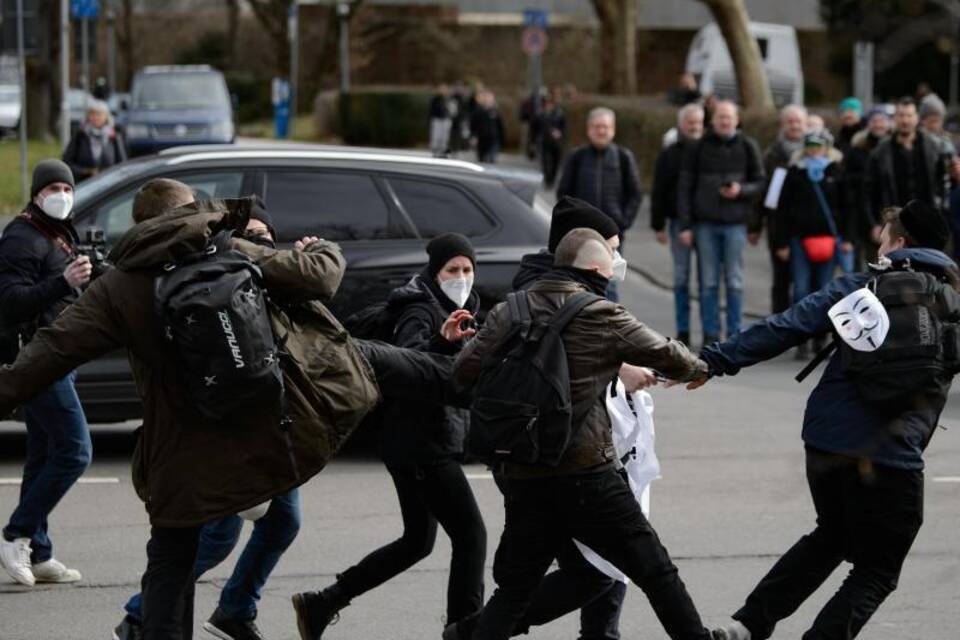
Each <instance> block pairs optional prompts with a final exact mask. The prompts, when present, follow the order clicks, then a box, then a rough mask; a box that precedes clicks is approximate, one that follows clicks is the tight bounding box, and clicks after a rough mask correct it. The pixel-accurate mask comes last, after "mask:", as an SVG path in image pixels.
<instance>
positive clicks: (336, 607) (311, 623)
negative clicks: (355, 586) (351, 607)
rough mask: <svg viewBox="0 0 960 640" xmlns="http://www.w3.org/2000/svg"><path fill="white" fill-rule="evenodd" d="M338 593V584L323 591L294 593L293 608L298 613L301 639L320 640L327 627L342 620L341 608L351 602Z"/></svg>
mask: <svg viewBox="0 0 960 640" xmlns="http://www.w3.org/2000/svg"><path fill="white" fill-rule="evenodd" d="M338 595H339V589H338V588H337V586H336V585H334V586H332V587H328V588H327V589H324V590H323V591H304V592H303V593H295V594H293V597H292V598H291V600H292V601H293V610H294V611H295V612H296V614H297V629H298V630H299V631H300V640H320V637H321V636H322V635H323V632H324V631H326V629H327V627H328V626H330V625H333V624H336V623H337V621H338V620H340V609H342V608H343V607H345V606H347V605H348V604H350V602H349V601H348V600H344V599H343V598H341V597H338Z"/></svg>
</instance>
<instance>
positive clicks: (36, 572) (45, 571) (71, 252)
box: [0, 159, 93, 586]
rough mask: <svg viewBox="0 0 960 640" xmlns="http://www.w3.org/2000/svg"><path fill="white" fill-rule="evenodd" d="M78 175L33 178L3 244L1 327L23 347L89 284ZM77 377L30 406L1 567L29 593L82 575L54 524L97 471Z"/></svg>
mask: <svg viewBox="0 0 960 640" xmlns="http://www.w3.org/2000/svg"><path fill="white" fill-rule="evenodd" d="M73 187H74V180H73V173H72V172H71V171H70V167H68V166H67V165H66V164H64V163H63V162H61V161H59V160H55V159H49V160H43V161H41V162H40V163H39V164H37V166H36V168H35V169H34V170H33V183H32V186H31V187H30V197H31V200H30V202H29V203H28V204H27V206H26V207H24V209H23V211H22V212H21V213H20V215H18V216H17V217H16V218H14V219H13V221H11V222H10V224H8V225H7V227H6V228H5V229H4V231H3V236H2V237H0V321H2V324H3V325H4V327H6V328H12V327H15V329H14V330H13V331H11V332H8V335H13V336H14V339H15V340H17V342H18V344H22V343H23V342H25V341H29V340H30V339H31V338H32V336H33V333H34V332H35V331H36V330H37V329H39V328H41V327H45V326H48V325H50V324H51V323H52V322H53V321H54V320H55V319H56V318H57V316H59V315H60V313H61V312H62V311H63V310H64V309H66V308H67V306H69V305H70V304H71V303H72V302H73V301H74V300H76V298H77V296H78V294H79V291H80V289H81V287H84V286H85V285H86V284H87V283H88V282H90V277H91V275H92V272H93V267H92V265H91V263H90V260H89V258H87V257H86V256H80V255H78V253H77V243H78V236H77V232H76V230H74V228H73V225H72V224H71V222H70V214H71V210H72V208H73ZM75 377H76V373H75V372H73V371H70V372H69V373H67V374H66V375H65V376H63V377H61V378H60V379H58V380H57V381H56V382H54V383H53V384H51V385H49V386H48V387H47V388H46V389H45V390H44V391H42V392H41V393H40V394H38V395H37V396H36V397H34V398H33V399H32V400H30V401H28V402H26V403H24V404H23V407H22V410H23V417H24V420H25V422H26V426H27V455H26V461H25V463H24V468H23V483H22V484H21V485H20V501H19V503H18V504H17V507H16V509H15V510H14V512H13V514H12V515H11V516H10V520H9V521H8V522H7V525H6V526H5V527H4V528H3V539H2V540H0V565H2V566H3V568H4V570H5V571H6V572H7V573H8V574H10V577H12V578H13V579H14V580H16V581H17V582H19V583H20V584H23V585H26V586H33V585H34V584H35V583H37V582H55V583H62V582H76V581H78V580H80V577H81V576H80V572H79V571H77V570H75V569H68V568H67V567H65V566H64V565H63V563H61V562H59V561H58V560H56V559H55V558H54V557H53V543H52V542H51V540H50V536H49V535H48V522H47V519H48V517H49V516H50V513H51V512H52V511H53V509H54V508H55V507H56V506H57V503H58V502H60V499H61V498H63V496H64V495H66V493H67V491H69V490H70V487H72V486H73V485H74V483H75V482H76V481H77V479H78V478H79V477H80V476H81V475H82V474H83V472H84V471H85V470H86V468H87V466H88V465H89V464H90V458H91V454H92V445H91V442H90V430H89V428H88V427H87V421H86V417H85V416H84V414H83V409H82V408H81V406H80V400H79V399H78V398H77V392H76V389H75V388H74V379H75Z"/></svg>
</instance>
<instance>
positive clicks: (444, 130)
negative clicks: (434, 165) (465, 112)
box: [430, 118, 453, 156]
mask: <svg viewBox="0 0 960 640" xmlns="http://www.w3.org/2000/svg"><path fill="white" fill-rule="evenodd" d="M452 125H453V120H451V119H450V118H430V151H431V152H432V153H433V155H435V156H442V155H444V154H446V153H447V152H448V151H449V150H450V127H451V126H452Z"/></svg>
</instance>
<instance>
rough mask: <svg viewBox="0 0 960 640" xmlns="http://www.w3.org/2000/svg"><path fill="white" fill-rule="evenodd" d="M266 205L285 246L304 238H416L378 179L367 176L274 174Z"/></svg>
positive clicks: (269, 181)
mask: <svg viewBox="0 0 960 640" xmlns="http://www.w3.org/2000/svg"><path fill="white" fill-rule="evenodd" d="M264 201H265V203H266V205H267V210H268V211H270V214H271V216H272V217H273V220H274V222H275V224H276V226H277V233H278V235H279V236H280V240H282V241H290V240H295V239H297V238H300V237H303V236H305V235H315V236H321V237H323V238H326V239H327V240H335V241H345V240H382V239H387V238H405V237H410V235H411V234H410V233H409V232H408V230H407V229H405V228H404V226H403V225H401V224H399V221H397V220H394V219H393V217H392V216H391V215H390V211H389V209H388V208H387V204H386V202H384V199H383V196H382V195H381V194H380V191H379V190H378V189H377V185H376V183H374V181H373V178H372V177H370V176H368V175H365V174H360V173H340V172H332V171H330V172H325V171H270V172H268V173H267V174H266V184H265V192H264Z"/></svg>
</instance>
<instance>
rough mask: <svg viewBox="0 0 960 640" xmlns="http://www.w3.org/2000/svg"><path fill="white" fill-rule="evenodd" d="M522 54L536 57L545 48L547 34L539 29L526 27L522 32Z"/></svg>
mask: <svg viewBox="0 0 960 640" xmlns="http://www.w3.org/2000/svg"><path fill="white" fill-rule="evenodd" d="M522 44H523V52H524V53H525V54H527V55H528V56H538V55H540V54H542V53H543V52H544V50H545V49H546V48H547V32H546V31H544V30H543V29H542V28H541V27H527V28H526V29H524V30H523V41H522Z"/></svg>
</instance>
